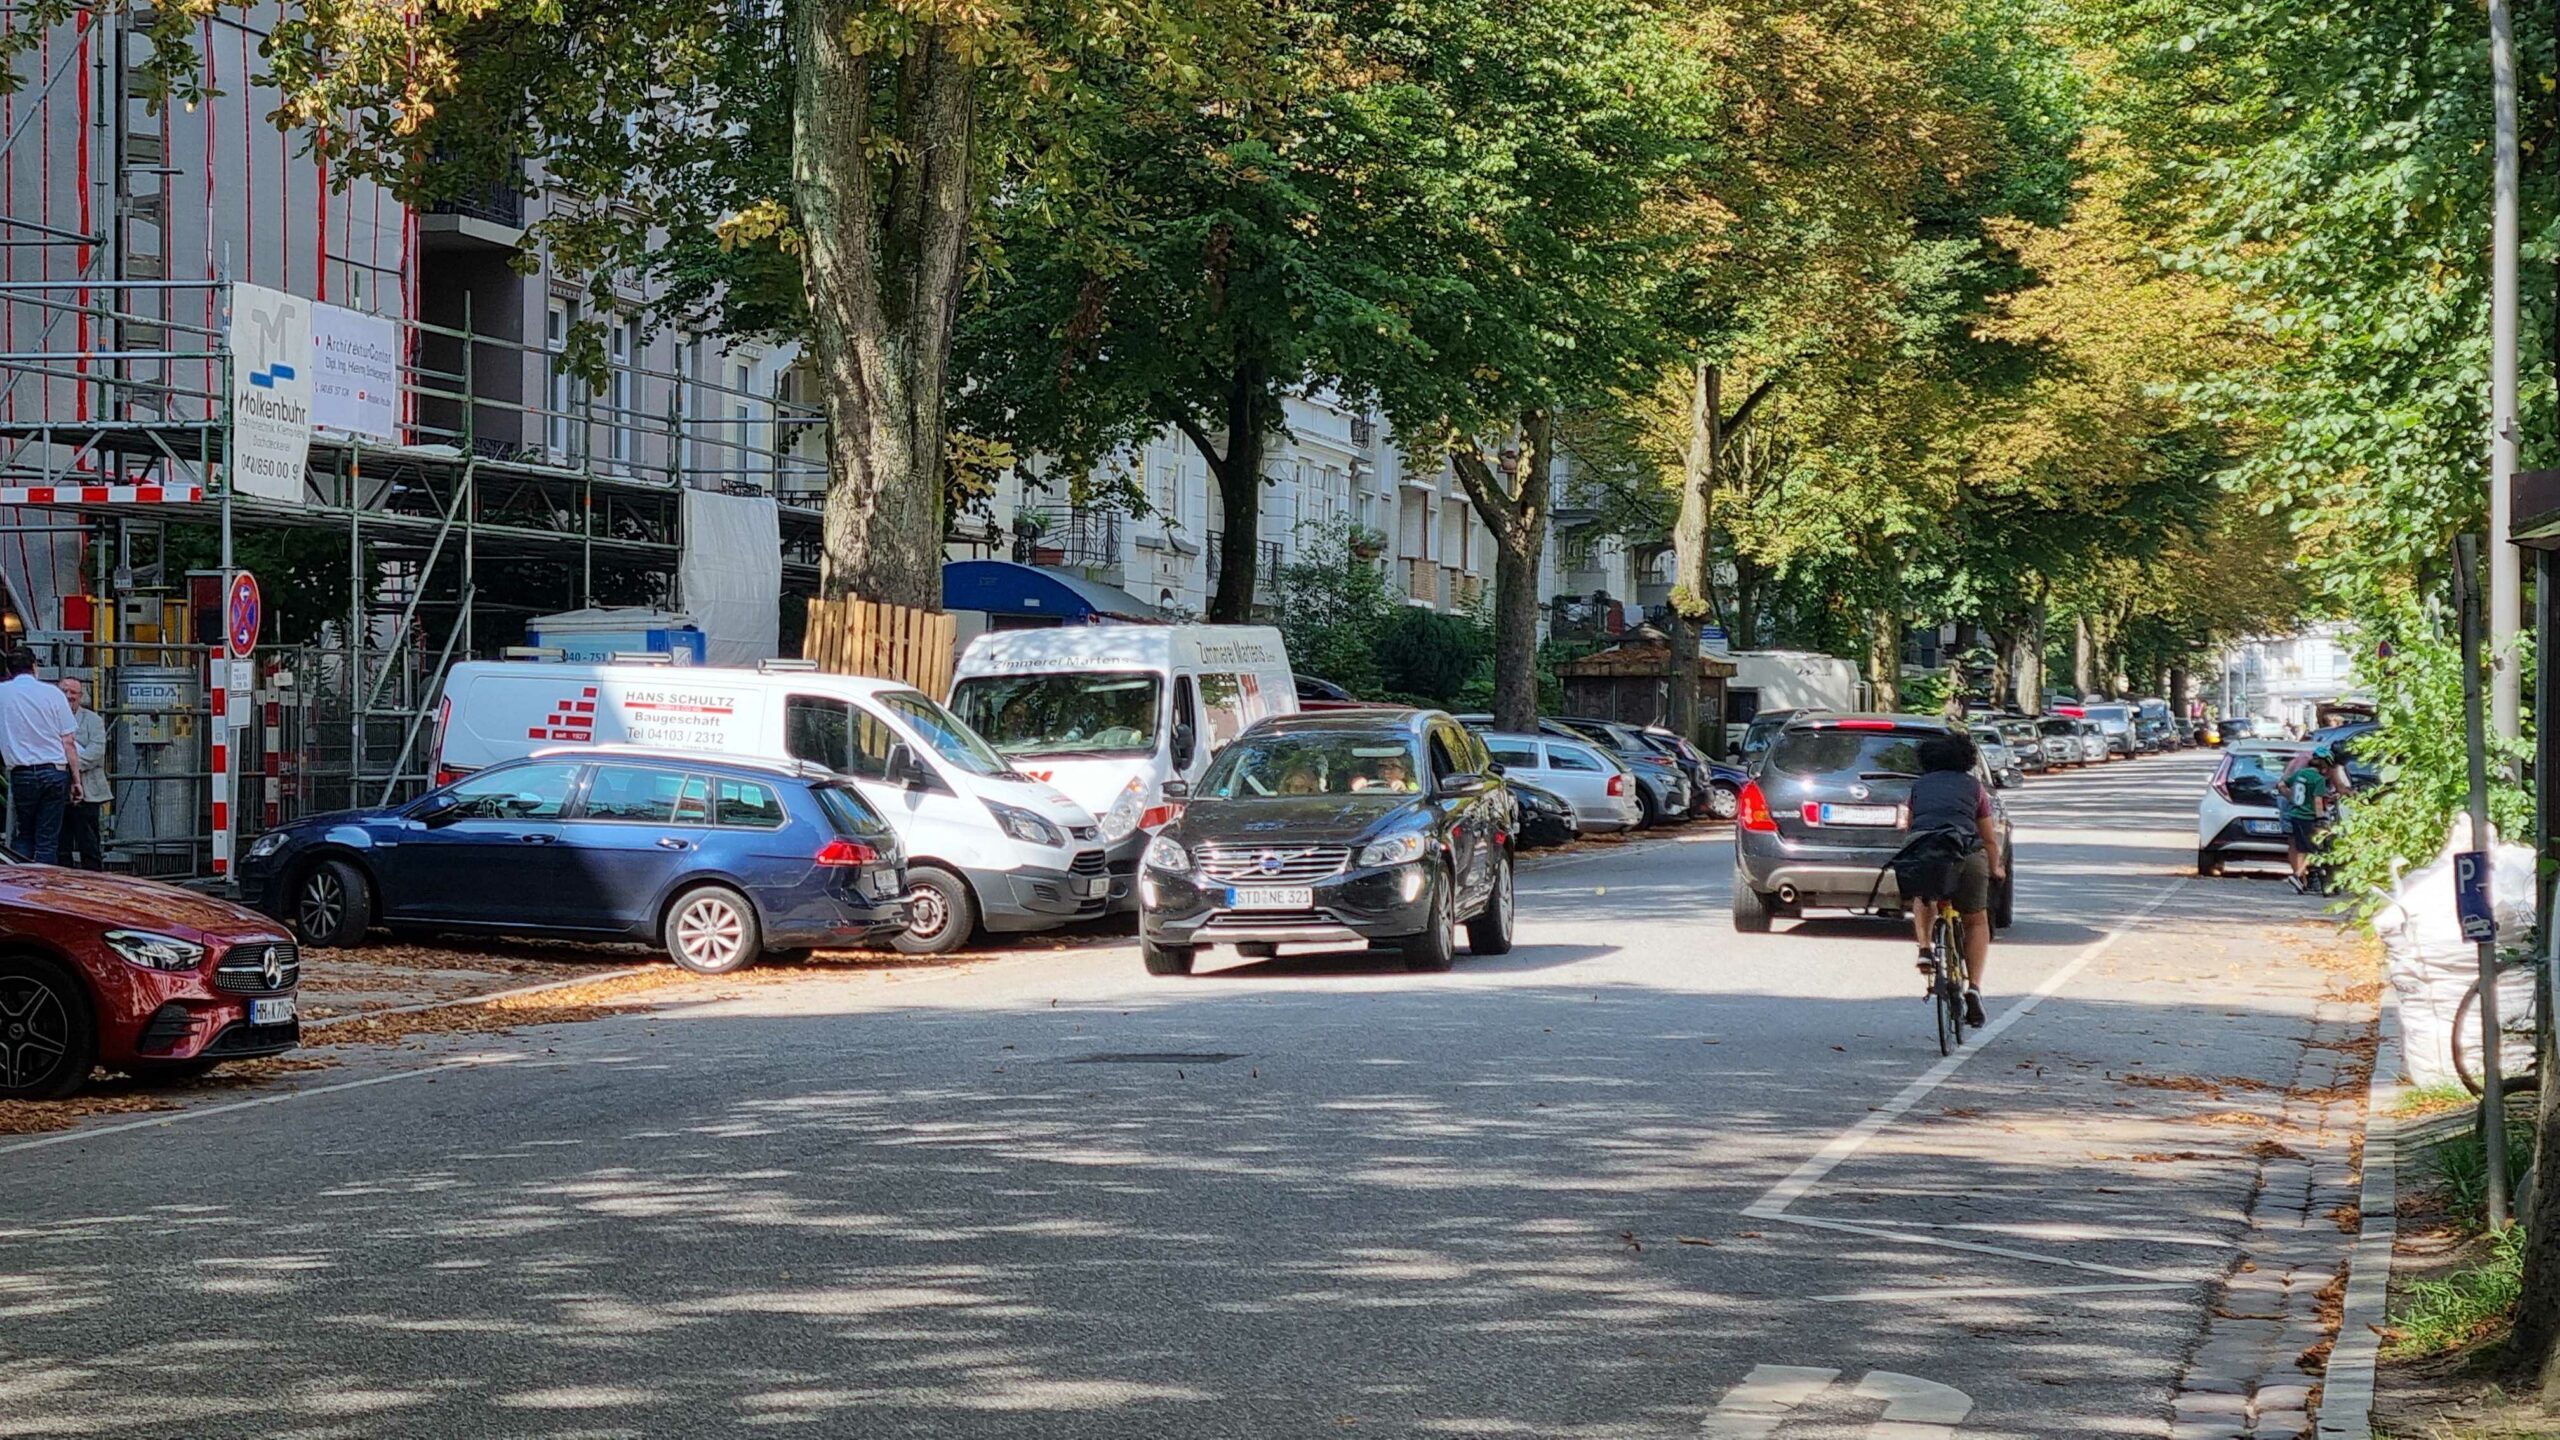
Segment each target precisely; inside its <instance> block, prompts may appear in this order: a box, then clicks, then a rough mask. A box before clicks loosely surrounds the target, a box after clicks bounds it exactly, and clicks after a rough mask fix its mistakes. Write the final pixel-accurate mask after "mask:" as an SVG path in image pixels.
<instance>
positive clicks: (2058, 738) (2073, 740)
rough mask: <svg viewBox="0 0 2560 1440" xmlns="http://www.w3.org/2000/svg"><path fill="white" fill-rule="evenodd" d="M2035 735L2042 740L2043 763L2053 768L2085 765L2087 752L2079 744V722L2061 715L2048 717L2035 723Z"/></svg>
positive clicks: (2087, 759)
mask: <svg viewBox="0 0 2560 1440" xmlns="http://www.w3.org/2000/svg"><path fill="white" fill-rule="evenodd" d="M2036 733H2037V734H2038V735H2040V736H2041V737H2043V740H2044V763H2045V764H2047V765H2050V766H2054V767H2057V768H2058V767H2061V766H2064V765H2086V764H2088V763H2089V752H2088V750H2087V748H2086V747H2084V746H2083V745H2081V743H2080V722H2079V721H2077V720H2073V719H2070V718H2069V717H2067V716H2062V715H2048V716H2046V717H2045V718H2043V719H2042V720H2039V721H2037V722H2036Z"/></svg>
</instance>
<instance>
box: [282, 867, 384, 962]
mask: <svg viewBox="0 0 2560 1440" xmlns="http://www.w3.org/2000/svg"><path fill="white" fill-rule="evenodd" d="M372 923H373V886H372V885H371V884H370V883H368V882H367V881H366V879H365V876H364V871H362V870H360V869H358V868H357V867H356V865H355V862H353V861H351V860H323V861H321V862H320V863H319V864H317V865H314V866H312V867H311V868H310V869H309V870H306V871H304V872H303V875H302V883H301V884H299V885H296V886H294V887H293V934H294V938H295V939H297V940H300V941H301V942H302V943H303V944H305V945H307V946H311V947H313V948H315V949H322V950H343V949H345V948H347V947H348V946H351V945H360V944H363V943H364V932H365V930H366V929H367V927H369V926H370V925H372Z"/></svg>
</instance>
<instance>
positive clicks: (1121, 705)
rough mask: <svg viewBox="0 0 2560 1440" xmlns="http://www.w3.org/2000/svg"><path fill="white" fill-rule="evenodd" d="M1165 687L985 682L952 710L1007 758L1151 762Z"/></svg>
mask: <svg viewBox="0 0 2560 1440" xmlns="http://www.w3.org/2000/svg"><path fill="white" fill-rule="evenodd" d="M1163 693H1164V691H1163V684H1162V682H1161V681H1159V680H1157V678H1156V677H1155V676H1153V675H1114V674H1108V673H1105V674H1084V675H980V676H973V677H971V678H969V679H967V680H963V681H961V682H960V683H959V684H958V685H957V686H955V687H953V689H952V692H951V706H952V708H953V709H954V710H956V711H958V712H959V715H960V718H961V719H962V720H963V721H966V722H967V723H968V726H969V728H970V729H972V730H975V731H977V732H978V733H979V734H980V735H982V736H984V737H986V739H987V741H988V742H989V743H990V744H992V745H994V746H995V747H996V750H997V753H999V754H1004V755H1065V754H1076V755H1151V754H1154V753H1155V748H1156V717H1157V715H1158V714H1159V713H1161V712H1162V710H1163V708H1164V706H1163V702H1162V696H1163Z"/></svg>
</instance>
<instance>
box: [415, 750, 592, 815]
mask: <svg viewBox="0 0 2560 1440" xmlns="http://www.w3.org/2000/svg"><path fill="white" fill-rule="evenodd" d="M579 768H580V766H579V762H577V761H575V760H568V761H555V762H552V763H548V764H540V765H517V766H512V767H509V768H506V769H500V770H483V771H481V772H480V773H479V774H477V775H471V776H467V777H465V778H463V779H460V780H457V781H455V782H453V784H452V785H450V786H448V787H446V789H445V792H444V793H446V794H447V795H450V796H452V797H453V798H454V799H455V800H457V801H459V802H460V803H459V804H458V805H456V806H455V807H454V810H453V812H452V813H453V815H454V816H455V818H457V819H462V820H557V819H559V818H560V812H561V811H563V810H565V809H567V808H568V805H569V792H570V791H572V790H575V789H576V788H577V787H578V770H579Z"/></svg>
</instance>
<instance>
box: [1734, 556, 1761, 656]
mask: <svg viewBox="0 0 2560 1440" xmlns="http://www.w3.org/2000/svg"><path fill="white" fill-rule="evenodd" d="M1760 581H1761V575H1760V564H1759V562H1758V561H1756V560H1753V559H1752V558H1751V557H1750V556H1748V555H1745V554H1743V553H1742V551H1741V550H1740V549H1739V548H1736V549H1735V550H1734V552H1733V634H1732V636H1731V638H1730V640H1729V642H1728V643H1730V644H1731V646H1732V647H1733V648H1734V649H1736V650H1756V649H1758V648H1759V646H1760Z"/></svg>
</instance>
